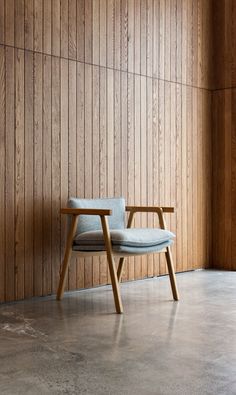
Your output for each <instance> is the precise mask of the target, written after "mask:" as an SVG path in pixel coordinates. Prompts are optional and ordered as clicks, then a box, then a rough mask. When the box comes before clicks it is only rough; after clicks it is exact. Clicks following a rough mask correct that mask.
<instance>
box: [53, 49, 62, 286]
mask: <svg viewBox="0 0 236 395" xmlns="http://www.w3.org/2000/svg"><path fill="white" fill-rule="evenodd" d="M60 133H61V130H60V59H59V58H57V57H52V256H53V260H52V292H56V289H57V285H58V282H59V271H60V261H61V254H60V243H61V216H60V206H61V188H60V181H61V180H60V178H61V160H60V159H61V146H60V140H61V134H60Z"/></svg>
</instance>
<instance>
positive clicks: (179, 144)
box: [176, 84, 183, 272]
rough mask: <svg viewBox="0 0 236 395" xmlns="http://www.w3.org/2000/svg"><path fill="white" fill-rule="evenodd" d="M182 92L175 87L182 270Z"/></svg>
mask: <svg viewBox="0 0 236 395" xmlns="http://www.w3.org/2000/svg"><path fill="white" fill-rule="evenodd" d="M181 169H182V90H181V84H177V85H176V255H177V260H176V267H177V271H178V272H180V271H182V269H183V254H182V251H183V249H182V170H181Z"/></svg>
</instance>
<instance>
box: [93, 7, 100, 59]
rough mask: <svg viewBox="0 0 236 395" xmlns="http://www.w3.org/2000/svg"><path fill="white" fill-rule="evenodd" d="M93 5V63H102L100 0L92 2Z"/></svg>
mask: <svg viewBox="0 0 236 395" xmlns="http://www.w3.org/2000/svg"><path fill="white" fill-rule="evenodd" d="M92 6H93V24H92V30H93V37H92V42H93V64H97V65H99V64H100V59H99V58H100V54H99V51H100V47H99V45H100V36H99V33H100V32H99V28H100V20H99V19H100V2H99V0H95V1H93V3H92Z"/></svg>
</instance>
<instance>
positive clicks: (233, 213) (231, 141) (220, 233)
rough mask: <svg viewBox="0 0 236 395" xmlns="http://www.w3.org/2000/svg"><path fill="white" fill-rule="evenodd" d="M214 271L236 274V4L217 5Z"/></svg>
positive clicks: (215, 15)
mask: <svg viewBox="0 0 236 395" xmlns="http://www.w3.org/2000/svg"><path fill="white" fill-rule="evenodd" d="M213 16H214V37H215V39H214V44H215V45H214V59H215V68H214V71H215V74H214V85H213V86H214V91H213V197H214V199H213V220H214V221H213V256H212V265H213V267H217V268H221V269H226V270H236V25H235V21H236V2H235V1H234V0H227V1H226V0H221V1H219V0H217V1H215V2H214V14H213Z"/></svg>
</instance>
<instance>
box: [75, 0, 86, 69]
mask: <svg viewBox="0 0 236 395" xmlns="http://www.w3.org/2000/svg"><path fill="white" fill-rule="evenodd" d="M84 1H85V0H77V24H76V25H77V60H78V61H79V62H84V34H85V32H84V24H85V4H84Z"/></svg>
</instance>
